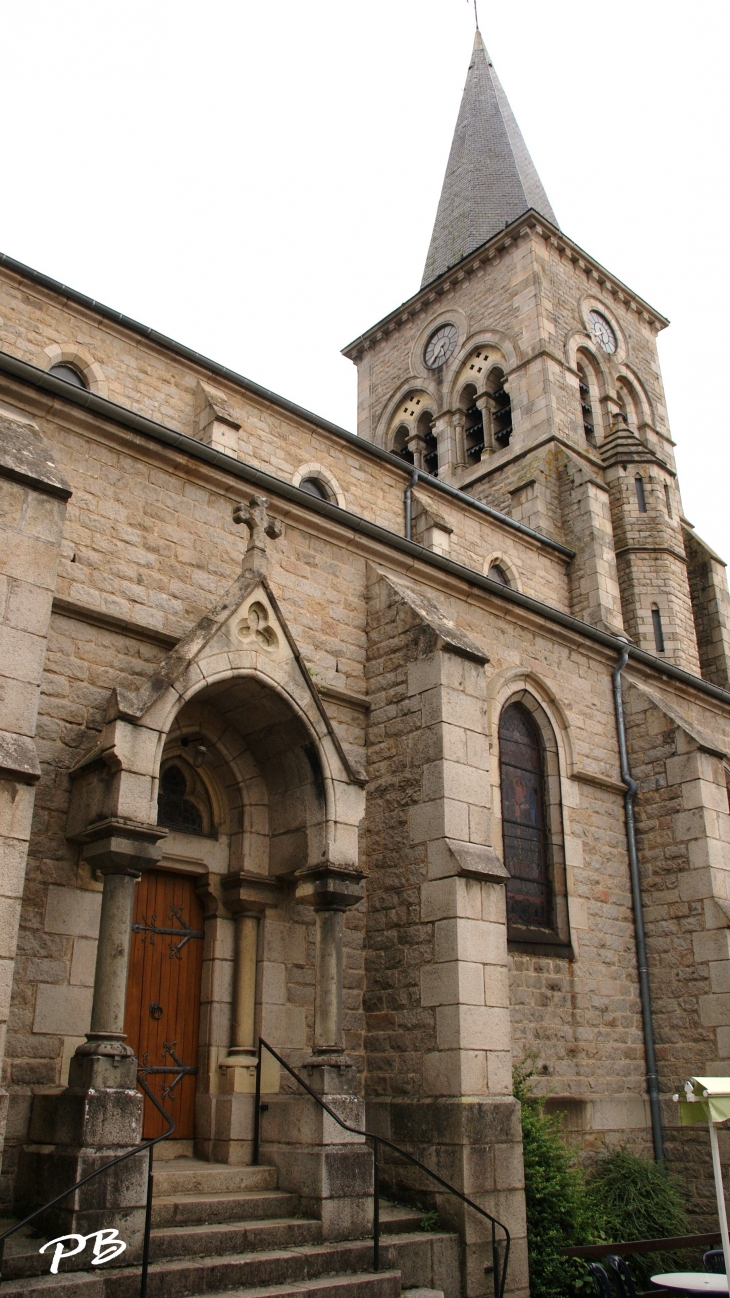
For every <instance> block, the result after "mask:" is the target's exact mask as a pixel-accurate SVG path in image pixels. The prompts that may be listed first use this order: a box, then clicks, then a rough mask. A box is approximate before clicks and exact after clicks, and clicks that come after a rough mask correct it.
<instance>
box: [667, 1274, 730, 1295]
mask: <svg viewBox="0 0 730 1298" xmlns="http://www.w3.org/2000/svg"><path fill="white" fill-rule="evenodd" d="M651 1282H652V1284H658V1285H661V1286H662V1287H663V1288H664V1289H683V1290H684V1292H685V1293H727V1292H728V1286H727V1276H726V1275H718V1274H717V1273H715V1274H714V1275H713V1273H712V1272H711V1271H670V1272H669V1274H668V1275H653V1276H652V1277H651Z"/></svg>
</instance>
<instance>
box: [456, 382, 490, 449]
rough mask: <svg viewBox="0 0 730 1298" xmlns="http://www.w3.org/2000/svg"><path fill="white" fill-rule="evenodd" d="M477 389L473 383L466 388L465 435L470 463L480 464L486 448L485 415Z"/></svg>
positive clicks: (464, 393)
mask: <svg viewBox="0 0 730 1298" xmlns="http://www.w3.org/2000/svg"><path fill="white" fill-rule="evenodd" d="M476 397H477V390H476V388H475V387H474V385H473V383H470V384H469V385H468V387H466V388H465V389H464V392H463V395H462V398H461V400H462V402H463V403H465V405H466V409H465V416H466V419H465V424H464V437H465V439H466V454H467V457H468V459H467V463H468V464H478V463H479V461H480V460H481V458H482V451H483V450H484V415H483V414H482V412H481V410H480V409H479V406H478V405H477V401H476Z"/></svg>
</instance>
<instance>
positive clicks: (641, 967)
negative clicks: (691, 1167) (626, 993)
mask: <svg viewBox="0 0 730 1298" xmlns="http://www.w3.org/2000/svg"><path fill="white" fill-rule="evenodd" d="M619 652H620V656H619V660H618V662H617V664H616V666H615V668H614V670H613V700H614V706H615V709H616V730H617V731H618V751H619V759H620V763H621V779H622V780H623V782H624V784H625V785H626V792H625V794H624V814H625V819H626V846H627V848H628V853H629V876H630V878H631V899H632V903H633V908H634V935H635V938H636V963H637V967H638V971H639V995H640V997H641V1019H642V1026H643V1030H644V1057H645V1061H646V1087H647V1091H648V1093H649V1110H650V1113H651V1134H652V1140H653V1144H654V1158H655V1159H656V1161H657V1163H663V1162H664V1135H663V1132H662V1115H661V1108H660V1105H659V1076H658V1073H657V1062H656V1048H655V1043H654V1018H653V1015H652V1007H651V987H650V985H649V962H648V957H647V951H646V931H645V929H644V905H643V901H642V896H641V873H640V871H639V853H638V849H637V846H636V822H635V819H634V799H635V798H636V795H637V793H638V792H639V786H638V784H637V783H636V780H635V779H634V778H633V777H632V774H631V768H630V766H629V753H628V745H627V743H626V721H625V718H624V699H623V688H622V683H621V673H622V671H623V669H624V667H625V666H626V664H627V662H628V660H629V646H628V645H627V644H624V645H623V646H622V647H621V649H620V651H619Z"/></svg>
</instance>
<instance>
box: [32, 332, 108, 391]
mask: <svg viewBox="0 0 730 1298" xmlns="http://www.w3.org/2000/svg"><path fill="white" fill-rule="evenodd" d="M38 359H39V363H40V368H41V369H44V370H50V369H51V368H52V367H53V366H54V365H69V366H71V368H72V369H75V370H77V371H78V373H79V374H80V375H81V377H82V378H83V380H84V382H85V384H86V386H87V388H88V389H89V391H90V392H95V393H96V395H97V396H99V397H108V396H109V385H108V383H107V381H106V376H105V374H104V371H103V369H102V368H101V365H100V364H99V363H98V361H95V360H94V357H93V356H92V355H91V353H90V352H88V351H87V350H86V349H85V348H84V347H78V346H77V345H76V344H75V343H49V345H48V347H46V348H44V350H43V351H42V352H41V354H40V356H39V358H38Z"/></svg>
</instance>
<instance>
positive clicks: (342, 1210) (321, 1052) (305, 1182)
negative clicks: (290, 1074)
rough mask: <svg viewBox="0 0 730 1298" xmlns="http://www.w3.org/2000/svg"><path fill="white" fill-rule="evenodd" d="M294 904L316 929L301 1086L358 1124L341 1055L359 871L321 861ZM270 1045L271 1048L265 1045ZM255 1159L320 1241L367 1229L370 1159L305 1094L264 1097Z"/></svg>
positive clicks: (299, 880) (359, 1141)
mask: <svg viewBox="0 0 730 1298" xmlns="http://www.w3.org/2000/svg"><path fill="white" fill-rule="evenodd" d="M295 882H296V885H297V890H296V898H297V901H303V902H306V903H308V904H309V905H311V906H312V907H313V908H314V912H315V920H316V925H317V937H316V943H317V945H316V957H315V959H316V964H315V991H314V1040H313V1050H312V1054H311V1055H310V1056H309V1058H308V1059H305V1060H304V1064H303V1065H302V1068H303V1070H304V1077H305V1079H306V1081H307V1084H308V1085H309V1086H311V1088H312V1090H313V1091H315V1092H316V1093H317V1094H318V1095H322V1096H323V1097H324V1096H326V1098H327V1104H328V1105H329V1106H330V1107H331V1108H333V1109H334V1110H335V1112H336V1113H338V1114H339V1115H340V1117H341V1118H342V1119H343V1121H344V1122H347V1123H348V1124H349V1125H350V1126H354V1127H359V1128H360V1129H362V1128H363V1127H364V1125H365V1104H364V1101H363V1099H362V1098H361V1096H359V1095H358V1094H357V1091H358V1079H357V1070H356V1068H355V1066H354V1064H353V1063H352V1061H351V1060H350V1059H348V1057H347V1055H346V1054H345V1053H344V1050H343V1040H342V986H343V929H344V914H345V911H346V910H347V909H348V908H349V907H350V906H355V905H357V903H358V902H359V901H360V900H361V899H362V896H363V887H362V873H361V871H359V870H358V869H357V868H355V867H349V868H348V867H344V866H335V865H331V864H329V863H327V862H325V863H323V864H321V865H317V866H312V867H307V868H306V869H304V870H300V871H298V873H297V874H296V875H295ZM272 1044H274V1043H273V1042H272ZM266 1099H267V1104H268V1108H267V1111H266V1113H265V1114H264V1115H263V1117H262V1124H261V1135H262V1161H265V1162H267V1163H274V1164H276V1166H277V1167H278V1168H279V1184H280V1185H281V1186H282V1188H285V1189H290V1190H293V1191H295V1192H296V1193H298V1194H300V1195H301V1196H302V1208H303V1210H304V1211H305V1212H312V1213H314V1214H315V1215H316V1216H319V1217H320V1219H321V1222H322V1235H323V1238H324V1239H354V1238H359V1237H361V1236H363V1235H367V1234H368V1233H369V1232H370V1230H371V1229H372V1197H371V1196H372V1154H371V1152H370V1149H369V1148H368V1146H367V1145H366V1143H365V1141H364V1139H363V1138H362V1137H361V1136H355V1135H351V1134H349V1133H348V1132H346V1131H344V1130H343V1129H342V1127H340V1126H339V1125H338V1124H337V1123H336V1122H335V1121H334V1120H333V1119H332V1118H330V1117H329V1116H328V1114H326V1113H325V1112H324V1111H323V1110H322V1109H320V1108H319V1106H318V1105H315V1103H314V1102H313V1101H312V1100H311V1099H310V1098H308V1097H307V1096H306V1095H302V1094H301V1093H299V1094H287V1093H285V1094H282V1095H277V1096H269V1095H267V1097H266Z"/></svg>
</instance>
